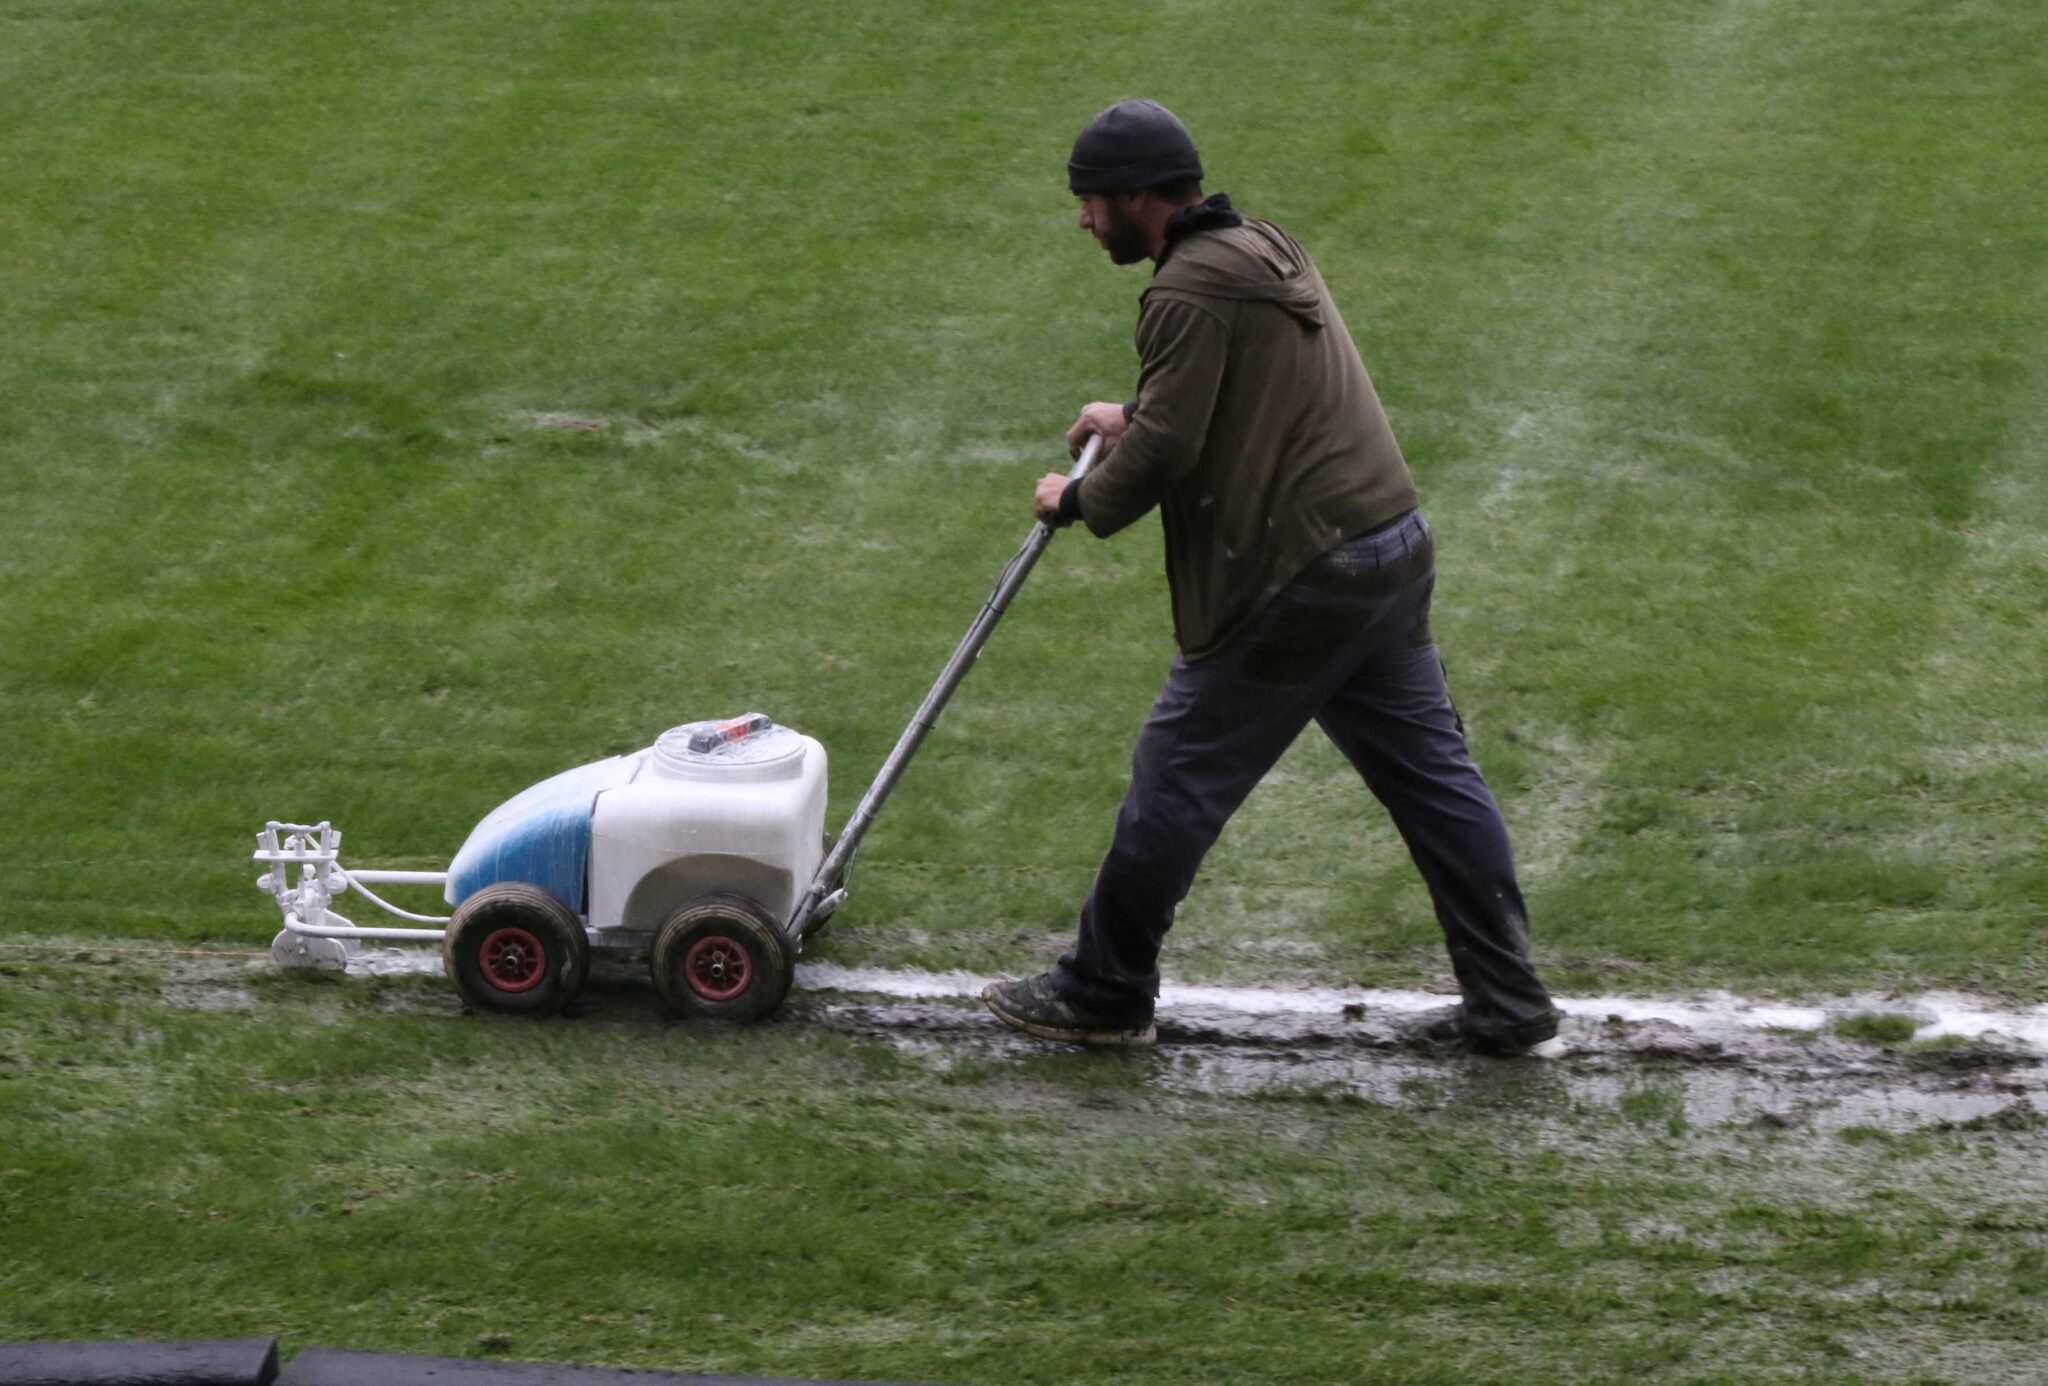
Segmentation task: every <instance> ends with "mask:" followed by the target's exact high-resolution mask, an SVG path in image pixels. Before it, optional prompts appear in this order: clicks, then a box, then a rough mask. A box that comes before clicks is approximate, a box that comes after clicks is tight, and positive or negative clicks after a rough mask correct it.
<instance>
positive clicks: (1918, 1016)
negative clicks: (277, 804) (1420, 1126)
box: [348, 948, 2048, 1052]
mask: <svg viewBox="0 0 2048 1386" xmlns="http://www.w3.org/2000/svg"><path fill="white" fill-rule="evenodd" d="M348 970H349V971H350V972H352V973H357V974H362V975H368V976H375V977H394V976H412V975H418V976H438V975H439V974H440V972H441V954H440V952H439V950H437V949H431V948H359V949H358V950H357V951H356V952H354V953H353V954H351V955H350V957H349V962H348ZM992 980H993V979H992V978H989V977H984V976H982V975H981V974H979V973H975V972H925V971H921V970H919V969H916V968H881V967H842V966H840V965H839V964H838V963H827V962H806V963H799V964H797V969H796V986H797V989H798V990H800V991H829V992H846V993H857V994H862V995H868V996H893V997H897V998H900V999H903V1000H916V1001H943V1000H951V999H958V998H963V997H971V996H977V995H979V994H980V992H981V989H982V988H983V987H984V986H987V985H988V983H989V982H990V981H992ZM1456 1001H1457V998H1456V997H1455V996H1445V995H1441V994H1439V993H1437V992H1429V991H1403V990H1397V989H1392V988H1385V989H1382V988H1373V987H1360V988H1355V989H1353V988H1340V987H1299V988H1280V987H1225V986H1203V985H1197V984H1193V983H1177V982H1168V983H1166V984H1165V985H1164V986H1163V987H1162V988H1161V989H1160V995H1159V1005H1160V1008H1161V1009H1162V1010H1165V1011H1173V1010H1175V1009H1177V1008H1187V1009H1191V1010H1208V1011H1224V1012H1228V1013H1230V1014H1234V1015H1304V1016H1311V1015H1342V1014H1343V1013H1344V1012H1345V1011H1347V1010H1353V1009H1355V1010H1358V1011H1360V1012H1362V1013H1363V1014H1365V1015H1371V1016H1381V1017H1390V1018H1401V1019H1405V1018H1408V1017H1412V1016H1417V1015H1422V1014H1424V1013H1426V1012H1429V1011H1435V1010H1441V1009H1442V1008H1444V1007H1445V1006H1449V1005H1452V1004H1454V1003H1455V1002H1456ZM1557 1005H1558V1008H1559V1009H1560V1010H1562V1011H1563V1012H1564V1013H1565V1014H1566V1015H1567V1016H1572V1017H1575V1018H1577V1019H1580V1020H1591V1021H1599V1020H1604V1019H1607V1018H1608V1017H1610V1016H1611V1017H1615V1018H1617V1019H1620V1020H1623V1021H1630V1022H1637V1023H1640V1022H1645V1021H1661V1022H1663V1023H1664V1024H1667V1025H1675V1026H1677V1027H1679V1028H1680V1029H1684V1030H1698V1031H1712V1030H1825V1029H1827V1028H1828V1027H1829V1025H1831V1024H1832V1023H1834V1022H1835V1021H1838V1020H1841V1019H1844V1018H1846V1017H1849V1016H1856V1015H1888V1016H1892V1015H1895V1016H1905V1017H1907V1018H1908V1019H1910V1020H1912V1021H1913V1023H1914V1025H1915V1027H1916V1028H1915V1029H1914V1032H1913V1038H1914V1039H1916V1040H1930V1039H1941V1038H1946V1037H1950V1036H1953V1037H1955V1038H1959V1039H1985V1038H1996V1039H2003V1040H2005V1041H2007V1042H2009V1043H2013V1044H2018V1045H2022V1046H2024V1047H2026V1048H2028V1049H2034V1050H2039V1051H2042V1052H2048V1006H2034V1007H2030V1008H2028V1009H2025V1010H2006V1009H2003V1008H2001V1007H1999V1006H1998V1005H1996V1004H1995V1003H1993V1002H1990V1001H1987V1000H1985V999H1984V998H1982V997H1977V996H1965V995H1962V994H1960V993H1957V992H1925V993H1922V994H1920V995H1916V996H1907V997H1897V996H1875V995H1863V996H1845V997H1838V998H1831V999H1829V1000H1826V1001H1815V1002H1807V1003H1799V1002H1786V1001H1758V1000H1751V999H1749V998H1746V997H1741V996H1734V995H1731V994H1729V993H1728V992H1706V993H1702V994H1700V995H1697V996H1689V997H1658V996H1560V997H1558V998H1557Z"/></svg>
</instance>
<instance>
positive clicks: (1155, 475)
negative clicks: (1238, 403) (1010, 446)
mask: <svg viewBox="0 0 2048 1386" xmlns="http://www.w3.org/2000/svg"><path fill="white" fill-rule="evenodd" d="M1229 346H1230V329H1229V328H1228V327H1226V326H1225V325H1224V322H1223V319H1221V318H1219V317H1218V316H1216V315H1215V314H1214V313H1212V312H1210V311H1209V310H1208V309H1206V308H1198V307H1196V306H1195V305H1194V304H1192V303H1189V302H1188V301H1186V300H1185V299H1181V298H1175V297H1168V296H1166V295H1164V294H1153V295H1151V296H1150V297H1148V298H1147V299H1146V300H1145V310H1144V312H1142V313H1140V314H1139V315H1138V362H1139V366H1138V400H1137V408H1136V411H1135V412H1134V413H1133V414H1132V415H1131V425H1130V427H1129V428H1127V429H1125V430H1124V436H1123V438H1122V439H1121V440H1120V441H1119V442H1118V443H1117V445H1116V450H1115V451H1114V452H1112V453H1110V454H1109V456H1107V457H1105V458H1103V459H1102V460H1101V461H1100V462H1098V463H1096V464H1095V467H1094V469H1093V470H1091V471H1090V472H1089V473H1088V475H1087V476H1086V477H1085V478H1083V479H1082V481H1081V489H1080V492H1079V496H1078V498H1079V500H1080V505H1081V518H1082V520H1084V521H1085V522H1086V523H1087V525H1088V528H1089V529H1090V530H1092V531H1094V532H1095V533H1096V534H1097V535H1099V536H1101V537H1102V538H1105V539H1106V538H1108V537H1109V536H1110V535H1112V534H1114V533H1116V532H1117V531H1118V530H1120V529H1122V528H1124V527H1125V526H1126V525H1129V524H1130V523H1131V522H1133V521H1134V520H1136V519H1138V518H1139V517H1140V516H1142V515H1143V514H1144V513H1145V512H1146V511H1148V510H1150V509H1151V508H1152V507H1153V506H1155V505H1157V504H1159V502H1160V501H1161V500H1162V499H1164V498H1165V496H1166V494H1167V492H1168V491H1169V490H1170V489H1171V488H1172V487H1173V484H1174V483H1175V482H1177V481H1179V480H1180V479H1181V478H1182V477H1184V476H1186V475H1187V474H1188V473H1189V472H1190V471H1192V470H1193V469H1194V466H1195V463H1196V462H1198V461H1199V460H1200V459H1201V456H1202V443H1203V440H1204V439H1206V438H1207V437H1208V434H1209V415H1210V414H1211V413H1212V412H1213V411H1214V410H1215V408H1216V392H1217V390H1218V389H1219V388H1220V387H1221V385H1222V383H1223V366H1224V362H1225V360H1226V359H1228V356H1229Z"/></svg>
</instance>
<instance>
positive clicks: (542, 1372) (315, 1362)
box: [277, 1348, 885, 1386]
mask: <svg viewBox="0 0 2048 1386" xmlns="http://www.w3.org/2000/svg"><path fill="white" fill-rule="evenodd" d="M277 1386H885V1383H882V1382H858V1381H827V1382H819V1381H811V1380H799V1379H798V1378H795V1377H787V1376H705V1375H701V1374H699V1373H696V1372H649V1371H639V1370H637V1369H635V1368H631V1367H557V1366H553V1365H550V1364H548V1363H545V1362H480V1361H477V1360H476V1359H474V1358H469V1357H407V1356H402V1355H400V1354H397V1353H385V1352H353V1351H349V1350H347V1349H343V1348H307V1349H306V1350H305V1351H304V1352H301V1353H300V1354H299V1355H298V1356H297V1357H294V1358H293V1359H292V1364H291V1365H290V1366H289V1367H286V1368H285V1369H284V1374H283V1375H282V1376H280V1377H278V1379H277Z"/></svg>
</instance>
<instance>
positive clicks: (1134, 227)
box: [1080, 193, 1152, 265]
mask: <svg viewBox="0 0 2048 1386" xmlns="http://www.w3.org/2000/svg"><path fill="white" fill-rule="evenodd" d="M1080 224H1081V229H1082V230H1083V231H1086V232H1087V233H1088V234H1089V235H1091V236H1093V237H1095V240H1096V243H1097V244H1098V245H1100V246H1101V247H1102V248H1103V249H1104V250H1106V251H1108V252H1109V258H1110V259H1111V260H1112V261H1114V262H1115V263H1117V264H1119V265H1135V264H1137V263H1138V261H1140V260H1143V259H1146V258H1147V257H1149V256H1150V255H1151V254H1152V238H1151V237H1150V236H1149V235H1148V234H1146V231H1145V228H1144V226H1143V225H1142V224H1141V223H1140V222H1139V221H1138V219H1137V218H1136V217H1135V216H1134V215H1132V212H1131V197H1130V195H1129V194H1127V193H1116V194H1109V193H1087V194H1085V195H1083V197H1082V198H1081V215H1080Z"/></svg>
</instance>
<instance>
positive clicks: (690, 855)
mask: <svg viewBox="0 0 2048 1386" xmlns="http://www.w3.org/2000/svg"><path fill="white" fill-rule="evenodd" d="M590 831H591V841H590V914H589V920H590V927H591V928H593V929H621V930H625V931H627V932H628V933H633V934H638V933H645V932H652V931H653V930H656V929H659V928H660V927H661V925H662V923H663V922H664V921H665V920H667V918H668V917H669V915H670V914H672V913H674V912H675V910H676V909H677V908H678V907H680V906H682V905H684V904H687V903H688V902H689V901H691V900H694V899H696V898H698V897H699V896H702V895H707V894H712V893H716V892H724V893H730V894H737V895H743V896H746V897H748V898H750V899H752V900H754V901H756V902H757V903H759V904H760V905H762V906H764V907H765V908H766V909H767V910H768V912H769V913H770V914H772V915H773V916H774V917H775V919H776V920H777V921H778V922H781V923H787V922H788V920H789V916H790V914H791V913H792V912H793V911H794V910H795V909H796V904H797V901H798V900H799V899H800V898H801V897H802V895H803V891H804V887H805V886H807V885H809V884H810V880H811V877H812V876H813V875H815V874H816V873H817V870H818V866H819V863H820V862H822V861H823V860H824V855H825V848H824V836H825V748H824V747H823V746H821V745H819V744H818V743H817V742H816V741H814V740H813V739H811V738H810V737H808V736H805V735H803V734H802V733H801V732H797V731H794V730H792V729H791V728H788V727H781V726H777V725H775V724H774V723H773V722H771V721H769V719H768V718H766V717H763V716H761V715H759V714H758V713H756V714H749V715H748V716H746V717H735V718H731V719H728V720H726V721H721V722H691V723H689V724H687V725H685V726H680V727H676V728H674V729H673V730H671V731H667V732H664V733H662V735H661V737H660V738H659V739H658V740H657V741H656V742H655V743H654V746H653V748H652V749H651V750H650V751H648V752H646V753H643V754H642V756H641V757H640V767H639V769H638V771H637V772H636V773H635V774H634V775H633V778H632V780H631V781H630V782H629V783H626V784H623V785H618V786H616V787H614V788H611V789H607V790H605V791H604V792H603V793H601V794H599V795H598V796H597V803H596V806H595V808H594V810H593V812H592V815H591V824H590Z"/></svg>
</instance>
